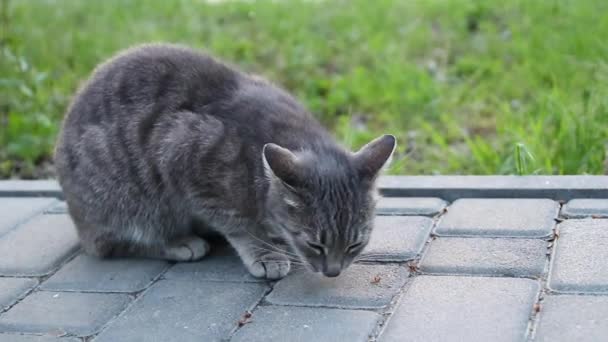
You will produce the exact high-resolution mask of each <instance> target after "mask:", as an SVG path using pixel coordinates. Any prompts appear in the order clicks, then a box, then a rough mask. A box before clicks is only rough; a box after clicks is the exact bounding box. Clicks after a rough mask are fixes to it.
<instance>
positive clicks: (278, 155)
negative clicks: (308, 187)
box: [262, 143, 304, 187]
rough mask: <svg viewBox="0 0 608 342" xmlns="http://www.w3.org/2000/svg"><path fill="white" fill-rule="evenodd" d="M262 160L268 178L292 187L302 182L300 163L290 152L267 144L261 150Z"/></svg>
mask: <svg viewBox="0 0 608 342" xmlns="http://www.w3.org/2000/svg"><path fill="white" fill-rule="evenodd" d="M262 158H263V160H264V172H266V175H267V176H268V177H273V176H274V177H277V178H279V179H280V180H281V181H283V183H285V184H287V185H289V186H292V187H297V186H298V185H299V184H301V182H302V181H303V179H304V177H303V176H302V165H301V162H300V160H298V157H297V156H296V155H295V154H293V153H292V152H291V151H290V150H288V149H286V148H283V147H281V146H279V145H276V144H273V143H268V144H266V145H264V148H263V149H262Z"/></svg>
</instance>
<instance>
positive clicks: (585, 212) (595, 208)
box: [562, 199, 608, 218]
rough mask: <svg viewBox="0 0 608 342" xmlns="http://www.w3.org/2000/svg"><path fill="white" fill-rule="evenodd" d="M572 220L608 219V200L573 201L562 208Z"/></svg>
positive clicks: (565, 214) (564, 213)
mask: <svg viewBox="0 0 608 342" xmlns="http://www.w3.org/2000/svg"><path fill="white" fill-rule="evenodd" d="M562 214H563V215H564V216H566V217H570V218H583V217H592V216H593V217H608V199H573V200H571V201H569V202H568V203H566V205H564V207H563V208H562Z"/></svg>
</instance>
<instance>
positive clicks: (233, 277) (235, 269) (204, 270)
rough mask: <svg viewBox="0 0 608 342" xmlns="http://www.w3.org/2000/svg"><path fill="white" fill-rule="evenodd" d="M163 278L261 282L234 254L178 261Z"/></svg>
mask: <svg viewBox="0 0 608 342" xmlns="http://www.w3.org/2000/svg"><path fill="white" fill-rule="evenodd" d="M163 278H165V279H170V280H192V281H231V282H250V283H256V282H263V281H264V280H262V279H259V278H255V277H254V276H252V275H251V274H250V273H249V272H248V271H247V269H246V268H245V265H243V262H242V261H241V259H240V258H239V257H238V256H236V255H217V256H216V255H214V256H209V257H205V258H204V259H203V260H201V261H199V262H189V263H179V264H176V265H175V266H173V267H171V268H170V269H169V271H167V273H165V274H164V275H163Z"/></svg>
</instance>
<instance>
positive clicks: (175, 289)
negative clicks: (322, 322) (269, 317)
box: [95, 280, 267, 342]
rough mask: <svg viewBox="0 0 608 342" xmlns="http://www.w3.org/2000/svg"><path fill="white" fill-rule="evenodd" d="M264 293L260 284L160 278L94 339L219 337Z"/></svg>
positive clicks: (183, 341)
mask: <svg viewBox="0 0 608 342" xmlns="http://www.w3.org/2000/svg"><path fill="white" fill-rule="evenodd" d="M266 291H267V286H266V285H264V284H246V283H219V282H198V281H168V280H161V281H159V282H157V283H155V284H154V285H153V286H152V287H151V288H150V289H149V290H148V291H147V292H145V293H144V295H143V297H141V298H139V299H138V300H137V301H136V302H135V303H134V304H133V305H132V306H131V307H130V308H129V310H127V311H126V312H125V313H123V314H122V315H121V316H120V317H119V318H118V319H117V320H116V321H114V322H112V324H110V326H109V327H108V328H107V329H105V330H104V331H102V332H101V334H100V335H99V336H98V337H97V338H96V339H95V342H106V341H107V342H120V341H129V342H131V341H133V342H135V341H142V342H143V341H145V342H154V341H159V342H164V341H180V342H187V341H197V342H198V341H219V340H221V339H225V338H227V337H228V336H229V334H230V331H231V330H232V329H233V328H235V327H236V325H237V322H238V320H239V319H240V318H241V317H242V315H243V314H244V312H245V311H247V310H251V309H252V308H253V306H254V305H255V304H256V303H257V302H258V301H259V300H260V299H261V298H262V296H263V295H264V293H265V292H266Z"/></svg>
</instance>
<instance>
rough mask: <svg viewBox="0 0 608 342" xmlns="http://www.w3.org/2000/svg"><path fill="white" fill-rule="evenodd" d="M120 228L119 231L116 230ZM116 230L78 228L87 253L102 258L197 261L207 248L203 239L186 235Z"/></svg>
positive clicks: (205, 253)
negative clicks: (146, 235) (146, 234)
mask: <svg viewBox="0 0 608 342" xmlns="http://www.w3.org/2000/svg"><path fill="white" fill-rule="evenodd" d="M119 232H120V233H119ZM119 232H117V231H115V230H106V231H104V230H102V229H97V230H91V229H87V230H85V231H84V232H83V230H82V229H81V230H80V242H81V245H82V247H83V249H84V250H85V252H86V253H87V254H90V255H95V256H98V257H101V258H124V257H139V258H151V259H163V260H169V261H196V260H200V259H202V258H203V257H204V256H205V255H207V254H208V253H209V251H210V246H209V244H208V243H207V241H205V240H204V239H202V238H200V237H198V236H196V235H186V236H182V237H179V238H174V239H170V240H168V241H167V240H166V239H163V238H162V237H158V238H156V239H155V238H154V237H150V238H147V239H142V238H141V234H132V233H131V232H129V233H127V234H125V231H124V230H123V231H119Z"/></svg>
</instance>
